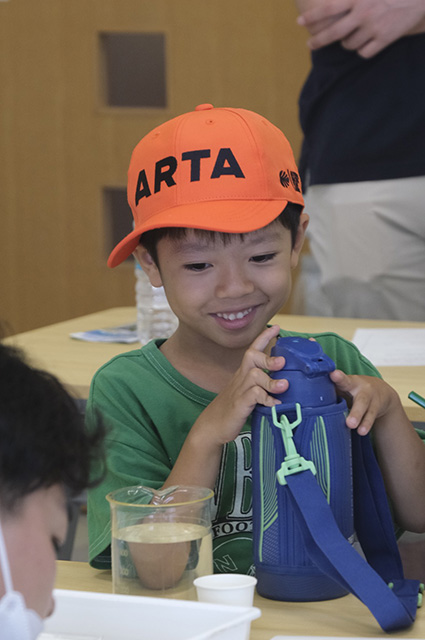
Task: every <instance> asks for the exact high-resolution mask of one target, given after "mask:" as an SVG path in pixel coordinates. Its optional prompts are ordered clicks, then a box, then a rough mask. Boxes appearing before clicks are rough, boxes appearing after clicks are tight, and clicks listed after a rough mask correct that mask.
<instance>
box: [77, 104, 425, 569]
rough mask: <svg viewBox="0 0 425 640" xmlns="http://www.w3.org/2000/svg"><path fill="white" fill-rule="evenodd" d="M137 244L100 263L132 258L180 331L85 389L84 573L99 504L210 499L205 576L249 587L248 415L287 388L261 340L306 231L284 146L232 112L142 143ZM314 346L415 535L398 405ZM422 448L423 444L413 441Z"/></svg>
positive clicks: (205, 116) (362, 370)
mask: <svg viewBox="0 0 425 640" xmlns="http://www.w3.org/2000/svg"><path fill="white" fill-rule="evenodd" d="M128 200H129V203H130V206H131V209H132V212H133V216H134V223H135V225H134V231H133V232H132V233H130V234H129V235H128V236H127V237H126V238H124V240H122V241H121V242H120V243H119V244H118V246H117V247H116V248H115V249H114V251H113V252H112V254H111V256H110V258H109V262H108V264H109V266H111V267H114V266H116V265H118V264H119V263H120V262H122V261H123V260H124V259H125V258H127V257H128V256H129V255H131V253H133V254H134V256H135V257H136V259H137V260H138V261H139V263H140V265H141V266H142V268H143V270H144V271H145V272H146V273H147V275H148V276H149V279H150V281H151V283H152V285H153V286H156V287H159V286H161V285H163V286H164V288H165V292H166V294H167V298H168V301H169V303H170V306H171V308H172V309H173V311H174V313H175V314H176V316H177V317H178V319H179V326H178V328H177V330H176V332H175V333H174V335H172V336H171V337H170V338H169V339H168V340H155V341H152V342H150V343H149V344H148V345H146V346H144V347H143V348H142V349H139V350H137V351H132V352H130V353H126V354H123V355H120V356H118V357H116V358H114V359H113V360H112V361H110V362H109V363H107V364H106V365H105V366H103V367H102V368H101V369H100V370H99V371H98V372H97V374H96V375H95V377H94V379H93V383H92V387H91V392H90V398H89V403H88V413H87V418H88V421H89V424H90V422H91V419H92V415H93V411H95V410H97V409H99V410H101V411H102V413H103V414H104V415H105V417H106V418H107V419H108V422H109V424H110V426H111V429H112V430H111V433H110V434H109V437H108V447H109V453H108V473H107V476H106V479H105V481H104V483H103V484H102V485H101V486H100V487H98V488H96V489H94V490H92V491H91V492H90V493H89V514H88V515H89V539H90V550H89V556H90V562H91V563H92V565H93V566H95V567H99V568H106V567H109V566H110V547H109V545H110V519H109V507H108V504H107V502H106V500H105V495H106V493H108V492H109V491H112V490H114V489H117V488H119V487H122V486H128V485H135V484H142V485H147V486H150V487H154V488H160V487H168V486H172V485H198V486H205V487H211V488H214V490H215V514H214V517H213V535H214V568H215V571H216V572H248V573H249V572H252V570H253V568H252V542H251V529H252V517H251V457H250V452H251V449H250V446H251V445H250V414H251V412H252V410H253V409H254V407H255V405H256V404H257V403H260V404H263V405H266V406H272V405H274V404H277V403H278V401H277V400H276V399H275V398H274V397H273V396H272V395H271V394H273V393H282V392H284V391H285V390H286V388H287V387H288V382H287V381H286V380H272V379H271V378H270V377H269V375H268V373H267V371H276V370H280V369H282V368H284V366H285V362H284V359H283V358H281V357H279V358H272V357H271V356H270V355H269V354H270V349H271V346H272V345H273V343H274V342H275V340H276V337H277V336H278V335H279V334H280V335H288V333H287V332H285V330H284V328H281V329H279V327H277V326H268V324H267V323H268V322H269V321H270V319H271V318H272V317H273V316H274V315H275V314H276V313H277V312H278V311H279V310H280V309H281V307H282V305H283V304H284V303H285V302H286V300H287V299H288V296H289V293H290V290H291V272H292V270H293V269H294V268H295V267H296V265H297V262H298V259H299V255H300V252H301V248H302V245H303V240H304V233H305V230H306V227H307V224H308V216H307V215H306V214H305V213H303V212H302V207H303V198H302V194H301V184H300V180H299V176H298V170H297V167H296V164H295V161H294V158H293V154H292V151H291V148H290V146H289V143H288V141H287V140H286V138H285V136H284V135H283V134H282V132H281V131H279V130H278V129H277V128H276V127H274V126H273V125H272V124H271V123H270V122H268V121H267V120H265V119H264V118H263V117H261V116H259V115H257V114H255V113H253V112H250V111H246V110H243V109H224V108H223V109H218V108H217V109H215V108H213V107H212V106H211V105H200V106H199V107H197V108H196V109H195V111H193V112H190V113H187V114H184V115H182V116H180V117H178V118H175V119H173V120H171V121H169V122H166V123H165V124H164V125H162V126H160V127H158V128H157V129H154V130H153V131H152V132H151V133H149V134H148V135H147V136H146V137H145V138H143V139H142V140H141V141H140V143H139V144H138V145H137V146H136V148H135V150H134V152H133V155H132V158H131V162H130V168H129V173H128ZM314 338H315V339H316V340H317V341H318V342H319V343H320V344H321V345H322V346H323V348H324V351H325V352H326V353H327V354H328V355H329V356H330V357H331V358H332V359H333V360H334V361H335V362H336V364H337V367H338V368H339V370H337V371H335V372H334V373H333V374H332V380H333V381H334V383H335V384H336V385H337V388H338V390H339V392H340V393H341V394H344V395H346V396H348V397H349V398H350V399H351V410H350V413H349V415H348V417H347V425H348V426H349V427H350V428H352V429H358V432H359V433H360V434H366V433H368V432H369V431H370V429H371V427H372V425H373V426H374V439H375V443H376V449H377V453H378V456H379V461H380V464H381V468H382V471H383V474H384V477H385V482H386V486H387V490H388V493H389V495H390V497H391V499H392V501H393V504H394V510H395V514H396V518H397V522H398V524H399V525H401V526H403V527H404V528H408V529H411V530H423V529H425V492H424V491H423V479H424V477H425V448H424V447H423V446H422V445H421V443H420V440H419V438H418V435H417V434H416V432H415V430H414V429H413V427H412V425H411V424H410V423H409V421H408V419H407V417H406V415H405V413H404V411H403V408H402V406H401V403H400V401H399V398H398V396H397V394H396V393H395V391H393V390H392V389H391V388H390V387H389V386H388V385H387V384H386V383H385V382H383V381H382V380H381V379H380V378H379V374H378V372H377V371H376V369H375V368H374V367H373V366H372V365H371V364H370V362H368V361H367V360H366V359H365V358H364V357H363V356H362V355H361V354H360V353H359V352H358V350H357V349H356V348H355V347H354V345H352V344H351V343H349V342H347V341H345V340H343V339H342V338H340V337H338V336H336V335H334V334H329V333H324V334H317V335H315V336H314ZM424 437H425V435H424Z"/></svg>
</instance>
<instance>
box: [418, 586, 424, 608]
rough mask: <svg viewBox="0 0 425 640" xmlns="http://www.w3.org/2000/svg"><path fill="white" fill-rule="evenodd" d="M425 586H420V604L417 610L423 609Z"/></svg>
mask: <svg viewBox="0 0 425 640" xmlns="http://www.w3.org/2000/svg"><path fill="white" fill-rule="evenodd" d="M424 591H425V585H424V583H423V582H421V584H420V585H419V593H418V604H417V608H418V609H420V608H421V607H422V601H423V598H424Z"/></svg>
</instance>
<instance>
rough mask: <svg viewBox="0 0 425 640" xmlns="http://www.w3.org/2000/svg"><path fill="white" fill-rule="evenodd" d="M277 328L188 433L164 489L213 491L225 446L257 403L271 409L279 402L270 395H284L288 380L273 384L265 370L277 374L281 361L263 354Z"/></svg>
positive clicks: (248, 354)
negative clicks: (183, 487) (190, 487)
mask: <svg viewBox="0 0 425 640" xmlns="http://www.w3.org/2000/svg"><path fill="white" fill-rule="evenodd" d="M278 334H279V327H278V326H277V325H274V326H273V327H269V328H267V329H266V330H265V331H263V333H261V334H260V335H259V336H258V338H257V339H256V340H255V341H254V342H253V344H252V345H251V347H250V348H249V349H248V350H247V352H246V353H245V356H244V358H243V361H242V364H241V366H240V368H239V369H238V371H237V372H236V373H235V375H234V376H233V378H232V380H231V382H230V383H229V385H228V386H227V387H226V389H224V390H223V391H221V392H220V393H219V394H218V395H217V397H216V398H215V399H214V400H213V401H212V402H211V403H210V404H209V405H208V407H207V408H206V409H205V410H204V411H203V412H202V413H201V415H200V416H199V418H198V419H197V420H196V422H195V423H194V425H193V427H192V429H191V430H190V432H189V434H188V436H187V438H186V440H185V442H184V445H183V447H182V449H181V451H180V454H179V456H178V458H177V461H176V463H175V465H174V467H173V469H172V471H171V473H170V475H169V476H168V478H167V480H166V482H165V484H164V487H168V486H173V485H177V484H181V485H197V486H204V487H210V488H211V489H213V488H214V486H215V483H216V480H217V475H218V471H219V465H220V459H221V453H222V449H223V446H224V444H226V442H230V441H232V440H234V439H235V438H236V437H237V436H238V435H239V432H240V431H241V429H242V427H243V426H244V424H245V422H246V420H247V418H248V416H249V415H250V414H251V413H252V411H253V409H254V407H255V405H256V404H257V403H260V404H263V405H265V406H267V407H271V406H273V405H276V404H280V402H279V401H278V400H277V399H276V398H273V397H272V396H271V395H269V394H270V393H283V392H284V391H286V389H287V388H288V382H287V380H272V379H271V378H270V377H269V375H268V374H267V373H266V372H265V370H266V369H267V370H269V371H279V370H280V369H282V368H283V366H284V364H285V359H284V358H283V357H277V358H272V357H271V356H267V355H266V354H265V353H264V350H265V348H266V347H267V345H268V344H269V342H270V341H271V340H272V339H273V338H275V337H276V336H277V335H278Z"/></svg>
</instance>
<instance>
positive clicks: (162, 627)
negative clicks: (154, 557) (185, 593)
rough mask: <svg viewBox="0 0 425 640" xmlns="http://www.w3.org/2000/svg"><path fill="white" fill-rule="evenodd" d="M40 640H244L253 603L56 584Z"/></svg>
mask: <svg viewBox="0 0 425 640" xmlns="http://www.w3.org/2000/svg"><path fill="white" fill-rule="evenodd" d="M54 597H55V602H56V606H55V611H54V613H53V615H52V616H51V617H50V618H48V619H47V620H46V624H45V628H44V632H43V634H42V635H41V638H40V640H44V638H46V640H47V639H48V640H53V639H56V638H58V639H59V638H61V640H62V639H65V638H66V639H68V637H69V638H71V637H72V639H73V640H80V639H81V640H83V639H84V640H171V639H172V640H208V639H209V638H211V639H212V638H213V639H214V640H247V639H248V638H249V629H250V624H251V620H255V619H256V618H258V617H260V615H261V611H260V609H258V608H255V607H231V606H228V605H227V606H226V605H217V604H207V603H201V602H191V601H188V600H168V599H161V598H145V597H143V596H124V595H115V594H113V595H112V594H104V593H92V592H88V591H67V590H61V589H56V590H55V592H54Z"/></svg>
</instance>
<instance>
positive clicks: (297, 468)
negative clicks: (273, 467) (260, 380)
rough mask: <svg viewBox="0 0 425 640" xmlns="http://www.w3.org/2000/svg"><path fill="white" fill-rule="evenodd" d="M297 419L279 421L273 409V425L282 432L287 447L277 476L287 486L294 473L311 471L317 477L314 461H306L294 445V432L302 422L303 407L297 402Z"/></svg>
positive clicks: (281, 418)
mask: <svg viewBox="0 0 425 640" xmlns="http://www.w3.org/2000/svg"><path fill="white" fill-rule="evenodd" d="M295 409H296V412H297V417H296V420H295V421H294V422H289V420H288V418H287V417H286V416H285V415H283V414H282V415H281V417H280V420H278V417H277V412H276V407H272V417H273V424H274V426H275V427H277V428H278V429H280V430H281V433H282V438H283V445H284V447H285V451H286V456H285V458H284V461H283V462H282V465H281V467H280V469H279V471H277V473H276V476H277V480H278V482H279V484H281V485H285V484H287V481H286V476H290V475H293V474H294V473H300V472H301V471H311V473H312V474H313V475H316V467H315V466H314V462H312V460H306V459H305V458H303V457H302V456H300V454H299V453H298V451H297V448H296V446H295V443H294V437H293V434H292V432H293V430H294V429H295V427H297V426H298V425H299V424H300V422H301V421H302V414H301V405H300V404H299V403H298V402H297V403H296V405H295Z"/></svg>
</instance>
